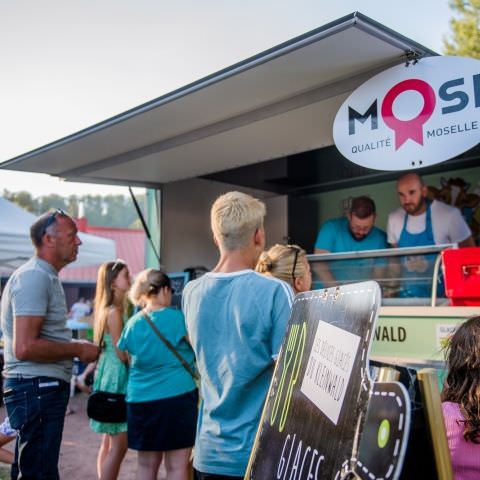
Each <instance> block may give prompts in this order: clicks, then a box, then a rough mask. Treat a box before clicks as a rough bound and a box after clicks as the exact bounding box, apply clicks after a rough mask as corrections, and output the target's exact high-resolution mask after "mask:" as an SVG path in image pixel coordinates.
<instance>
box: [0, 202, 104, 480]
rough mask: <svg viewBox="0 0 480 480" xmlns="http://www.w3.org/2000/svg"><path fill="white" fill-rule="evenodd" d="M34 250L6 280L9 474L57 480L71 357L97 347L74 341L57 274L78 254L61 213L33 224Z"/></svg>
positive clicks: (92, 355)
mask: <svg viewBox="0 0 480 480" xmlns="http://www.w3.org/2000/svg"><path fill="white" fill-rule="evenodd" d="M30 237H31V239H32V243H33V245H34V247H35V255H34V256H33V257H32V258H31V259H30V260H29V261H28V262H26V263H25V264H24V265H22V266H21V267H20V268H18V269H17V270H16V271H15V272H14V273H13V274H12V276H11V277H10V279H9V280H8V282H7V284H6V286H5V289H4V292H3V297H2V304H1V328H2V331H3V334H4V342H5V344H4V345H5V349H4V355H5V367H4V372H3V375H4V377H5V390H4V400H5V405H6V407H7V412H8V416H9V418H10V423H11V425H12V427H13V428H14V429H15V430H17V432H18V435H17V440H16V445H15V461H14V463H13V465H12V473H11V478H12V479H17V478H29V479H52V480H53V479H58V478H59V474H58V457H59V453H60V443H61V440H62V433H63V423H64V417H65V412H66V408H67V403H68V398H69V392H70V377H71V372H72V359H73V358H74V357H78V358H79V359H80V360H81V361H83V362H85V363H88V362H92V361H94V360H96V359H97V357H98V354H99V348H98V347H97V346H96V345H93V344H92V343H89V342H85V341H83V342H72V340H71V337H72V334H71V331H70V330H69V329H68V328H67V327H66V319H67V305H66V302H65V294H64V291H63V288H62V285H61V283H60V280H59V278H58V272H59V271H60V270H61V269H62V268H63V267H65V266H66V265H68V264H69V263H71V262H73V261H75V260H76V258H77V253H78V247H79V246H80V245H81V243H82V242H81V241H80V239H79V238H78V235H77V227H76V225H75V222H74V221H73V220H72V218H71V217H69V216H68V215H67V214H66V213H65V212H64V211H63V210H55V211H54V212H50V213H45V214H44V215H42V216H40V217H39V218H38V219H37V220H36V221H35V223H34V224H33V225H32V226H31V227H30Z"/></svg>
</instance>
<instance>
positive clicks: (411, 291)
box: [398, 202, 436, 297]
mask: <svg viewBox="0 0 480 480" xmlns="http://www.w3.org/2000/svg"><path fill="white" fill-rule="evenodd" d="M408 218H409V215H408V213H407V212H405V220H404V222H403V228H402V232H401V233H400V238H399V240H398V246H399V247H423V246H426V245H435V240H434V238H433V228H432V211H431V207H430V202H427V211H426V217H425V230H424V231H423V232H420V233H410V232H409V231H408V230H407V223H408ZM435 257H436V254H429V255H413V256H409V257H406V258H404V259H403V261H402V263H403V267H404V270H403V274H404V276H405V277H406V278H407V279H408V281H407V282H406V283H404V284H403V285H402V288H401V291H400V296H401V297H430V295H431V291H432V286H431V278H432V275H433V267H434V263H435Z"/></svg>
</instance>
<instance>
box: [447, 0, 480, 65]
mask: <svg viewBox="0 0 480 480" xmlns="http://www.w3.org/2000/svg"><path fill="white" fill-rule="evenodd" d="M450 7H451V9H452V10H453V11H454V16H453V17H452V19H451V20H450V27H451V29H452V34H451V38H446V39H444V53H445V54H446V55H458V56H461V57H473V58H478V59H480V0H451V1H450Z"/></svg>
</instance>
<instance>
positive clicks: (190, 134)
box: [1, 13, 480, 365]
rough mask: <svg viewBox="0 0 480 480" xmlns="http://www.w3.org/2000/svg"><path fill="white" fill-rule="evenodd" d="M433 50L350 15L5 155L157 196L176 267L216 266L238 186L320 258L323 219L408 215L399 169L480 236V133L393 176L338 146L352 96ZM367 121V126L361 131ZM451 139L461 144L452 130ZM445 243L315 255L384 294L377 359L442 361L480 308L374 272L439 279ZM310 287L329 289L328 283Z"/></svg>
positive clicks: (157, 218) (285, 234)
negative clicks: (221, 203) (225, 215)
mask: <svg viewBox="0 0 480 480" xmlns="http://www.w3.org/2000/svg"><path fill="white" fill-rule="evenodd" d="M437 55H438V54H437V53H435V52H433V51H431V50H429V49H428V48H425V47H424V46H422V45H420V44H418V43H416V42H415V41H413V40H411V39H408V38H406V37H404V36H402V35H401V34H399V33H397V32H395V31H393V30H391V29H389V28H387V27H385V26H384V25H381V24H379V23H377V22H375V21H374V20H372V19H370V18H368V17H366V16H364V15H362V14H360V13H352V14H350V15H347V16H345V17H343V18H340V19H338V20H336V21H334V22H331V23H329V24H327V25H324V26H322V27H320V28H317V29H315V30H313V31H310V32H308V33H305V34H304V35H301V36H299V37H296V38H293V39H292V40H289V41H287V42H285V43H282V44H280V45H278V46H275V47H273V48H271V49H269V50H266V51H264V52H261V53H259V54H258V55H255V56H253V57H251V58H248V59H246V60H244V61H242V62H239V63H236V64H235V65H232V66H231V67H228V68H225V69H223V70H221V71H219V72H216V73H213V74H211V75H209V76H207V77H205V78H202V79H200V80H198V81H195V82H193V83H191V84H189V85H186V86H184V87H182V88H179V89H177V90H175V91H173V92H171V93H168V94H166V95H163V96H161V97H159V98H157V99H154V100H152V101H150V102H147V103H145V104H143V105H140V106H138V107H136V108H133V109H131V110H129V111H127V112H124V113H121V114H119V115H117V116H115V117H113V118H110V119H107V120H105V121H103V122H100V123H98V124H96V125H93V126H92V127H89V128H86V129H84V130H82V131H80V132H77V133H74V134H72V135H70V136H68V137H65V138H61V139H59V140H57V141H54V142H52V143H50V144H48V145H45V146H43V147H40V148H37V149H35V150H33V151H30V152H27V153H25V154H23V155H20V156H18V157H16V158H13V159H11V160H8V161H6V162H4V163H3V164H2V165H1V168H5V169H13V170H18V171H29V172H42V173H48V174H50V175H55V176H58V177H62V178H65V179H66V180H68V181H73V182H95V183H104V184H118V185H130V186H143V187H147V188H149V189H150V190H149V207H150V208H149V214H148V217H149V218H148V222H149V225H150V229H151V231H152V232H153V233H154V237H155V240H156V241H157V242H158V245H159V250H160V259H161V262H162V265H163V266H164V268H165V269H166V270H167V271H182V270H183V269H185V268H188V267H195V266H203V267H206V268H207V269H209V268H212V267H213V266H214V265H215V263H216V259H217V251H216V248H215V246H214V245H213V242H212V241H211V233H210V226H209V208H210V205H211V203H212V201H213V200H214V199H215V198H216V197H217V196H218V195H219V194H221V193H224V192H226V191H229V190H232V189H235V190H241V191H245V192H247V193H252V194H254V195H255V196H257V197H259V198H262V199H263V200H264V201H265V203H266V205H267V211H268V215H267V220H266V233H267V243H268V244H269V245H270V244H274V243H286V242H289V243H296V244H299V245H301V246H302V247H304V248H305V249H306V250H307V251H308V252H310V253H313V245H314V242H315V237H316V235H317V232H318V230H319V228H320V225H321V224H322V223H323V222H324V221H325V220H328V219H330V218H335V217H338V216H341V215H343V214H344V213H345V212H346V209H347V208H348V205H349V200H350V199H351V198H353V197H355V196H358V195H364V194H365V195H369V196H370V197H371V198H372V199H373V200H374V201H375V202H376V205H377V221H376V225H377V226H378V227H380V228H383V229H385V228H386V221H387V216H388V213H389V212H390V211H391V210H393V209H395V208H397V207H398V200H397V196H396V190H395V181H396V178H397V177H398V175H399V172H398V171H396V170H402V169H403V170H407V169H409V168H415V169H418V170H416V171H418V172H419V173H420V174H421V175H422V176H423V179H424V181H425V182H426V184H427V185H428V186H429V191H430V192H431V195H432V198H439V199H442V200H443V201H446V202H448V203H452V204H453V205H455V206H457V207H459V208H460V209H462V210H463V211H464V213H465V215H467V217H468V219H469V223H470V226H471V229H472V231H473V233H474V235H475V236H476V239H477V242H478V235H479V233H480V166H479V158H480V147H479V145H478V143H479V140H480V138H479V133H478V132H480V130H478V129H476V130H475V129H474V130H475V131H474V132H473V134H472V135H473V137H472V136H470V145H466V146H465V148H464V150H462V151H458V152H454V153H453V154H450V156H449V157H448V159H447V158H444V159H442V160H443V161H442V162H440V163H438V162H436V163H435V162H430V163H429V162H426V163H425V164H422V162H421V161H420V160H418V159H417V158H411V164H408V163H407V164H406V163H403V164H402V168H397V169H395V168H391V166H387V162H385V164H384V168H382V167H381V166H380V167H378V166H377V167H376V168H372V167H371V165H366V164H359V163H353V162H352V161H350V160H348V159H347V158H345V156H344V155H342V154H341V153H340V151H339V149H338V148H337V147H336V146H335V145H334V135H333V125H334V120H335V117H336V115H337V112H339V109H340V108H341V107H342V105H344V103H345V101H346V99H347V98H349V97H350V96H351V95H352V93H354V92H355V91H356V90H357V89H358V88H359V87H361V86H362V85H363V84H364V83H365V82H367V81H368V80H370V79H372V78H373V77H375V76H376V75H378V74H380V73H381V72H385V71H387V70H388V69H390V68H392V67H398V66H401V68H405V69H412V68H414V66H415V65H416V64H417V63H418V64H419V65H421V64H422V61H426V59H429V58H435V57H437ZM477 73H478V72H477ZM478 78H480V77H479V76H478V74H477V76H476V77H475V75H474V76H473V81H474V84H473V86H472V85H470V86H469V87H468V88H470V90H471V91H473V94H474V95H478V97H475V98H476V101H477V104H476V107H472V108H477V110H476V112H478V111H479V110H478V106H479V105H480V85H479V83H480V82H479V81H478ZM457 84H458V82H457ZM466 85H467V80H465V86H466ZM445 88H446V87H445ZM444 94H445V95H446V96H448V95H449V94H450V95H452V91H451V90H448V89H447V90H446V91H445V92H444ZM470 96H472V95H470ZM462 101H463V102H464V103H465V97H464V96H463V97H462V96H461V95H460V96H459V100H458V99H457V100H455V99H454V98H453V97H452V103H453V104H454V105H457V104H458V102H460V103H461V102H462ZM472 101H473V100H472ZM366 107H368V105H367V106H366ZM360 113H363V112H360ZM477 118H478V113H477ZM365 120H366V121H365ZM370 120H371V119H368V118H363V119H362V122H357V124H358V126H359V128H361V125H368V123H369V121H370ZM458 128H460V127H458ZM444 134H445V132H443V131H441V132H439V133H438V135H444ZM449 134H451V131H450V132H449ZM445 135H446V134H445ZM475 135H476V136H475ZM450 137H451V138H452V139H451V140H450V143H452V142H453V143H455V142H456V140H455V138H454V135H450ZM472 138H474V140H475V139H476V140H475V141H473V142H472V140H471V139H472ZM369 142H370V140H368V141H366V140H365V141H359V142H358V145H357V147H356V148H357V150H359V149H360V145H364V147H362V149H365V145H370V148H373V146H372V145H371V144H370V143H369ZM441 153H442V152H440V153H439V156H440V157H441ZM415 162H417V163H415ZM448 247H452V246H448V245H446V246H434V247H416V248H411V249H408V251H404V250H402V249H391V250H390V249H389V250H384V251H375V252H368V253H365V252H358V253H353V254H326V255H312V256H311V257H310V261H311V263H312V269H313V271H314V274H315V272H317V270H318V268H321V265H326V264H330V265H332V266H333V265H334V264H335V265H336V266H337V267H338V265H340V266H341V263H342V262H344V263H345V262H348V269H349V270H350V271H355V272H356V277H355V279H354V280H357V281H358V280H367V279H372V278H373V279H376V280H377V281H378V282H379V284H380V286H381V287H382V288H383V289H384V295H383V300H382V307H381V311H380V323H379V326H378V327H377V330H376V332H375V341H374V344H373V354H374V357H377V358H379V359H385V358H387V359H390V360H394V361H395V362H399V363H402V362H403V363H407V364H413V365H432V364H433V365H436V364H437V362H439V361H440V360H441V359H442V355H441V346H442V342H443V341H444V339H445V338H446V337H448V335H449V334H450V332H451V331H452V328H453V327H454V326H455V325H456V324H457V323H458V322H459V321H462V320H463V319H465V318H467V317H469V316H471V315H474V314H477V313H478V312H479V307H476V306H474V305H468V306H461V305H460V306H459V305H457V306H453V305H451V301H450V300H449V299H448V298H446V297H445V295H443V294H442V292H441V291H440V292H439V293H438V292H437V289H436V288H435V286H434V287H433V288H432V290H431V291H432V295H430V297H429V298H420V299H419V298H408V297H405V296H402V295H400V294H398V295H397V294H396V293H395V292H397V293H398V292H399V291H400V290H399V288H400V286H401V284H402V281H404V279H402V278H401V277H400V278H397V279H396V280H395V279H393V280H392V278H389V277H388V276H387V277H385V276H383V277H382V276H377V277H375V276H373V274H372V269H371V268H367V267H365V265H367V266H368V264H369V262H370V263H371V262H374V263H375V262H376V263H382V262H383V264H385V263H386V264H388V262H395V261H398V262H401V261H402V259H405V258H407V257H412V256H413V257H419V258H420V257H424V258H425V256H427V255H428V256H429V257H428V258H433V263H434V265H433V266H432V268H430V269H429V270H428V273H425V274H422V275H419V278H420V281H422V282H424V283H427V284H433V285H436V278H437V276H438V275H439V272H440V273H441V270H442V268H441V262H436V264H435V260H436V259H437V258H438V256H439V255H440V254H441V252H442V251H443V250H445V249H447V248H448ZM453 247H454V246H453ZM432 256H433V257H432ZM335 262H337V263H335ZM332 268H333V267H332ZM380 270H381V269H380ZM472 271H473V270H472ZM362 272H363V274H364V275H365V276H364V277H362ZM347 280H348V279H347ZM314 285H315V286H317V287H318V286H319V285H320V283H319V279H318V278H315V283H314ZM387 291H388V295H387V294H386V293H387ZM437 293H438V294H437Z"/></svg>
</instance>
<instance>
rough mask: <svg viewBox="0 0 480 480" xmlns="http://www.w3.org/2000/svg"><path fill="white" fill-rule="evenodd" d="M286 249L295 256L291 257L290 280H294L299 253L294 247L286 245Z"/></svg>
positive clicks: (298, 249) (297, 248)
mask: <svg viewBox="0 0 480 480" xmlns="http://www.w3.org/2000/svg"><path fill="white" fill-rule="evenodd" d="M287 247H288V248H289V249H290V250H292V251H293V252H295V256H294V257H293V268H292V280H295V269H296V268H297V262H298V254H299V253H300V248H299V247H297V246H295V245H287Z"/></svg>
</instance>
